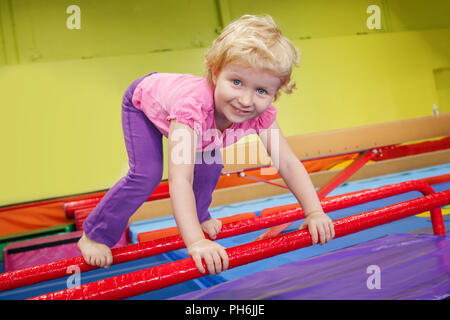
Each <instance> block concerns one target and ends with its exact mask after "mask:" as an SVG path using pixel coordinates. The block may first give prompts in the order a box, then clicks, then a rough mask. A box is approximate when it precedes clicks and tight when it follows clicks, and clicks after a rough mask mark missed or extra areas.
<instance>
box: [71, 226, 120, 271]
mask: <svg viewBox="0 0 450 320" xmlns="http://www.w3.org/2000/svg"><path fill="white" fill-rule="evenodd" d="M78 249H79V250H80V251H81V254H82V255H83V258H84V261H86V263H87V264H89V265H91V266H94V267H100V268H106V269H107V268H109V266H110V265H111V264H112V262H113V258H112V253H111V249H110V248H109V247H108V246H107V245H104V244H103V243H100V242H97V241H94V240H91V239H89V238H88V236H87V235H86V233H84V232H83V235H82V236H81V238H80V240H78Z"/></svg>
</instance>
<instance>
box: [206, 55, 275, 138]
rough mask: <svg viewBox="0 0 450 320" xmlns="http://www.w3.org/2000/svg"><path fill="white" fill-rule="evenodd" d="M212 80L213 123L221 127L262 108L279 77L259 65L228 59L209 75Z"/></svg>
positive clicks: (245, 117) (251, 117) (256, 114)
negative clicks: (255, 66)
mask: <svg viewBox="0 0 450 320" xmlns="http://www.w3.org/2000/svg"><path fill="white" fill-rule="evenodd" d="M213 83H214V86H215V89H214V103H215V112H214V116H215V120H216V126H217V129H219V130H221V131H223V130H224V129H226V128H228V127H229V126H230V125H231V124H233V123H241V122H244V121H246V120H249V119H253V118H256V117H257V116H259V115H261V114H262V113H263V112H264V111H266V110H267V108H269V107H270V105H271V103H272V101H273V98H274V96H275V94H276V93H277V91H278V89H279V88H280V85H281V79H280V78H279V77H277V76H275V75H273V74H271V73H269V72H268V71H265V70H262V69H257V68H253V67H243V66H240V65H237V64H233V63H228V64H227V65H225V66H224V67H223V68H222V70H221V71H220V72H219V74H218V75H217V76H214V77H213Z"/></svg>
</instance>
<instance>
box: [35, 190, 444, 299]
mask: <svg viewBox="0 0 450 320" xmlns="http://www.w3.org/2000/svg"><path fill="white" fill-rule="evenodd" d="M448 203H450V190H446V191H443V192H439V193H434V194H429V195H427V196H424V197H421V198H417V199H413V200H409V201H405V202H402V203H399V204H395V205H391V206H388V207H384V208H381V209H376V210H372V211H368V212H365V213H361V214H357V215H353V216H350V217H346V218H342V219H339V220H336V221H334V222H333V224H334V229H335V237H336V238H338V237H342V236H345V235H348V234H350V233H355V232H358V231H361V230H364V229H368V228H372V227H375V226H378V225H381V224H385V223H389V222H392V221H395V220H398V219H402V218H406V217H408V216H411V215H414V214H418V213H421V212H423V211H427V210H431V209H434V208H438V207H441V206H443V205H446V204H448ZM311 244H312V240H311V235H310V233H309V231H308V230H306V229H302V230H298V231H294V232H290V233H287V234H283V235H280V236H277V237H274V238H270V239H265V240H260V241H255V242H251V243H247V244H243V245H240V246H237V247H232V248H229V249H226V251H227V254H228V257H229V269H231V268H235V267H238V266H241V265H244V264H248V263H251V262H254V261H258V260H262V259H266V258H269V257H272V256H275V255H278V254H282V253H285V252H288V251H292V250H297V249H299V248H303V247H306V246H310V245H311ZM204 266H205V268H206V265H205V264H204ZM202 276H204V274H202V273H200V272H199V271H198V269H197V268H196V266H195V263H194V260H193V259H192V258H186V259H183V260H179V261H175V262H171V263H168V264H163V265H159V266H156V267H152V268H148V269H144V270H139V271H135V272H132V273H128V274H125V275H119V276H115V277H111V278H107V279H103V280H100V281H96V282H91V283H87V284H84V285H81V286H77V287H73V288H70V289H65V290H61V291H57V292H52V293H49V294H44V295H41V296H38V297H35V298H33V299H35V300H62V299H86V300H91V299H125V298H129V297H133V296H136V295H139V294H143V293H146V292H149V291H152V290H157V289H160V288H164V287H167V286H171V285H174V284H177V283H180V282H184V281H188V280H192V279H195V278H199V277H202Z"/></svg>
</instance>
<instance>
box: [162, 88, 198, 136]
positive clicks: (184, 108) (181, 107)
mask: <svg viewBox="0 0 450 320" xmlns="http://www.w3.org/2000/svg"><path fill="white" fill-rule="evenodd" d="M203 118H204V115H203V110H202V104H201V103H200V102H198V101H197V100H196V99H195V98H193V97H186V98H185V99H183V100H181V101H179V103H177V104H176V105H174V106H172V108H171V109H170V112H169V115H168V116H167V118H166V120H168V121H170V120H177V121H178V122H180V123H184V124H186V125H188V126H190V127H191V128H192V129H193V130H194V131H195V133H196V134H197V135H200V134H201V132H202V121H203Z"/></svg>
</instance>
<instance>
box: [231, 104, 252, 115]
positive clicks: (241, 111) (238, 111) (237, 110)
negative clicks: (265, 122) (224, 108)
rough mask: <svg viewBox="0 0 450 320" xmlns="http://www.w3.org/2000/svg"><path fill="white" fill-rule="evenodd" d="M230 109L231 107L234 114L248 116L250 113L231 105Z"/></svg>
mask: <svg viewBox="0 0 450 320" xmlns="http://www.w3.org/2000/svg"><path fill="white" fill-rule="evenodd" d="M231 107H232V109H233V110H234V111H235V112H236V113H238V114H242V115H246V114H249V113H250V111H244V110H241V109H239V108H236V107H235V106H233V105H231Z"/></svg>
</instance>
